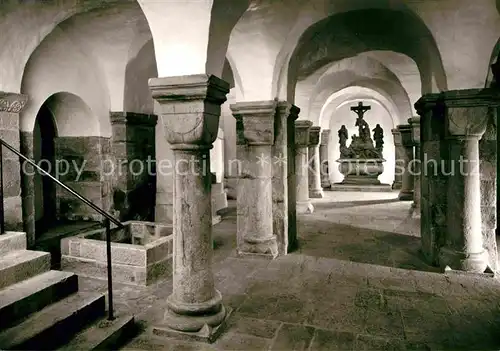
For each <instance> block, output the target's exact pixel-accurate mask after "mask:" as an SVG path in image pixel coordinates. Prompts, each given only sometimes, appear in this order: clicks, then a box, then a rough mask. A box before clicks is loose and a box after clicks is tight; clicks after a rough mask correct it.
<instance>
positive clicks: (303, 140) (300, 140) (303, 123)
mask: <svg viewBox="0 0 500 351" xmlns="http://www.w3.org/2000/svg"><path fill="white" fill-rule="evenodd" d="M312 125H313V123H312V122H311V121H307V120H300V121H295V145H297V146H299V147H307V146H309V129H311V127H312Z"/></svg>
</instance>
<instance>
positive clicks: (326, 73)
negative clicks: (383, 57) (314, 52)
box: [296, 56, 412, 123]
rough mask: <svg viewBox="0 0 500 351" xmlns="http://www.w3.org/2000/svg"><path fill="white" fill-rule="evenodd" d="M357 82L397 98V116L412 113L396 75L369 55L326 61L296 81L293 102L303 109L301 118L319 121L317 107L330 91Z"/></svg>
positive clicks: (407, 116) (322, 102) (321, 105)
mask: <svg viewBox="0 0 500 351" xmlns="http://www.w3.org/2000/svg"><path fill="white" fill-rule="evenodd" d="M315 76H316V77H315ZM318 77H319V78H318ZM361 82H362V83H361ZM359 84H362V86H365V85H367V86H368V88H371V89H372V90H373V89H374V90H377V91H383V92H384V94H385V95H388V96H390V97H391V100H392V101H396V102H397V106H398V108H399V110H400V112H401V113H400V114H398V116H400V115H401V116H402V117H404V118H409V117H410V116H412V105H411V103H410V99H409V96H408V93H407V92H406V90H405V89H404V87H403V86H402V84H401V82H400V81H399V79H398V77H397V76H396V75H395V74H394V73H393V72H391V71H390V70H389V69H387V67H385V66H384V65H382V64H381V63H380V62H378V61H377V60H374V59H373V58H371V57H368V56H356V57H353V58H348V59H344V60H342V61H339V62H336V63H334V64H330V65H327V66H325V67H324V68H321V69H320V70H318V71H317V72H316V73H314V74H313V75H311V76H309V77H308V78H307V79H305V80H303V81H301V82H299V83H298V84H297V88H296V91H297V93H296V94H297V97H296V103H297V105H298V106H299V107H301V108H302V109H303V111H301V118H305V119H310V120H312V121H313V123H319V118H320V114H319V113H320V110H321V109H322V107H323V105H324V103H325V101H326V100H327V99H328V98H329V96H330V95H331V94H333V93H335V92H336V91H340V90H342V89H345V88H346V87H349V86H355V85H359ZM302 90H306V91H305V92H303V91H302ZM307 90H311V91H309V92H308V91H307ZM304 93H306V94H304ZM304 95H306V96H305V99H306V100H305V99H304ZM299 99H300V101H301V103H300V104H299ZM302 102H303V103H304V106H303V105H302ZM315 121H317V122H315Z"/></svg>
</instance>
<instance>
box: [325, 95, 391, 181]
mask: <svg viewBox="0 0 500 351" xmlns="http://www.w3.org/2000/svg"><path fill="white" fill-rule="evenodd" d="M370 109H371V107H370V106H363V103H362V102H360V103H359V104H358V106H355V107H351V111H353V112H355V113H356V114H357V115H358V118H357V119H356V123H355V126H356V127H358V135H356V134H354V135H353V136H352V137H351V144H350V145H349V147H348V146H347V139H348V138H349V135H348V132H347V128H346V127H345V125H342V127H341V128H340V130H339V131H338V136H339V143H340V158H339V159H338V160H337V162H338V163H339V171H340V173H342V174H343V175H344V180H343V181H342V182H340V183H336V184H333V185H332V190H337V191H391V186H390V185H389V184H382V183H381V182H380V181H379V180H378V177H379V176H380V175H381V174H382V173H383V172H384V165H383V163H384V162H385V159H384V158H383V155H382V152H383V145H384V141H383V138H384V132H383V129H382V127H380V125H379V124H377V126H376V127H375V128H374V129H373V139H372V137H371V135H370V126H369V125H368V123H367V122H366V121H365V120H364V119H363V116H364V114H365V113H366V111H369V110H370ZM374 140H375V143H374Z"/></svg>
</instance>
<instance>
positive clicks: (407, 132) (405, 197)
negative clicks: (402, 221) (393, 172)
mask: <svg viewBox="0 0 500 351" xmlns="http://www.w3.org/2000/svg"><path fill="white" fill-rule="evenodd" d="M397 128H398V130H399V135H400V136H401V145H402V150H401V151H402V153H401V160H400V161H399V163H396V169H397V170H398V172H400V173H402V175H401V190H400V191H399V196H398V198H399V200H401V201H413V189H414V177H413V172H412V170H411V169H410V166H411V165H412V164H413V163H415V162H414V161H413V160H414V150H413V140H412V137H411V134H412V132H411V126H410V125H409V124H402V125H399V126H398V127H397Z"/></svg>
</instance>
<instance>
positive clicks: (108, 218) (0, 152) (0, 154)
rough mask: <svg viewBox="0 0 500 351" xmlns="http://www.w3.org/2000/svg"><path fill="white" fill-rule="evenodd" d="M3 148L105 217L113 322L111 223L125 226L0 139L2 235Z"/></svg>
mask: <svg viewBox="0 0 500 351" xmlns="http://www.w3.org/2000/svg"><path fill="white" fill-rule="evenodd" d="M3 146H5V147H6V148H7V149H9V150H10V151H11V152H13V153H14V154H16V155H17V156H19V158H21V159H22V160H23V161H24V162H27V163H28V164H30V165H31V166H33V167H34V168H35V169H36V170H38V171H39V172H40V174H42V175H43V176H46V177H48V178H49V179H50V180H52V181H53V182H55V183H56V184H57V185H59V186H61V187H62V188H63V189H64V190H66V191H68V192H69V193H70V194H72V195H73V196H75V197H76V198H77V199H78V200H80V201H82V202H83V203H84V204H86V205H87V206H89V207H91V208H92V209H93V210H94V211H96V212H97V213H99V214H100V215H102V216H103V217H104V227H105V228H106V254H107V257H106V258H107V266H108V267H107V270H108V309H109V311H108V319H109V320H113V319H114V315H113V279H112V267H111V222H113V223H114V224H115V225H116V226H117V228H123V227H124V226H123V224H122V223H121V222H120V221H119V220H117V219H116V218H114V217H113V216H112V215H110V214H109V213H108V212H106V211H105V210H103V209H102V208H100V207H99V206H97V205H95V204H94V203H92V202H91V201H90V200H89V199H87V198H86V197H84V196H83V195H81V194H79V193H78V192H76V191H75V190H73V189H71V188H70V187H69V186H67V185H66V184H64V183H63V182H61V181H60V180H59V179H57V178H55V177H53V176H52V175H51V174H49V173H48V172H46V171H45V170H43V169H42V168H41V167H40V166H38V165H37V164H36V163H35V162H34V161H32V160H30V159H29V158H28V157H26V156H24V155H23V154H22V153H21V152H19V151H18V150H16V149H14V148H13V147H12V146H11V145H9V144H8V143H6V142H5V141H4V140H2V139H0V170H1V171H0V199H1V201H0V234H3V233H5V218H4V216H5V213H4V203H3Z"/></svg>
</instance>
